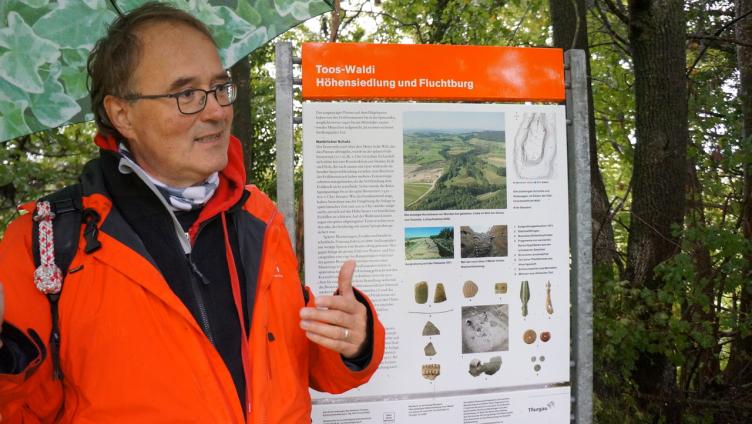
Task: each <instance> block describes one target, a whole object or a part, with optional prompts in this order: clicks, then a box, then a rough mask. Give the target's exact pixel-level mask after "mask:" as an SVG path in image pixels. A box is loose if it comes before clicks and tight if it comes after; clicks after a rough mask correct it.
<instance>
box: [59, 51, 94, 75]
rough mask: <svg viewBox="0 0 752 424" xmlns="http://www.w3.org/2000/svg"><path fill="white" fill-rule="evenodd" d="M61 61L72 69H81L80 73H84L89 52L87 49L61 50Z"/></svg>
mask: <svg viewBox="0 0 752 424" xmlns="http://www.w3.org/2000/svg"><path fill="white" fill-rule="evenodd" d="M61 51H62V53H63V61H64V62H65V63H66V64H67V65H68V66H72V67H74V68H81V72H84V69H85V68H86V60H87V59H88V57H89V50H87V49H62V50H61Z"/></svg>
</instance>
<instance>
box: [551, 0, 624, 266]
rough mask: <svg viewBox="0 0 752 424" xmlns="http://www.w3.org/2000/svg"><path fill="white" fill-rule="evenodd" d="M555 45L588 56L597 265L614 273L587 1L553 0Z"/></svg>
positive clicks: (591, 189) (612, 240)
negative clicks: (588, 29) (591, 58)
mask: <svg viewBox="0 0 752 424" xmlns="http://www.w3.org/2000/svg"><path fill="white" fill-rule="evenodd" d="M548 4H549V9H550V11H551V23H552V24H553V28H554V46H555V47H559V48H562V49H564V50H569V49H581V50H584V51H585V55H586V57H587V59H588V60H587V78H588V126H589V131H590V181H591V187H590V196H591V208H592V220H593V265H594V266H595V267H596V269H600V270H604V271H607V272H608V273H609V274H611V272H610V271H611V270H613V265H614V261H615V260H616V259H617V256H616V243H615V242H614V229H613V227H612V225H611V219H610V218H611V217H610V210H609V201H608V195H607V193H606V186H605V185H604V184H603V176H602V175H601V170H600V167H599V166H598V146H597V143H596V134H595V113H594V106H593V87H592V85H591V83H590V81H591V80H590V49H589V47H588V31H587V16H586V13H585V12H586V7H585V0H573V1H571V2H569V1H561V0H549V3H548Z"/></svg>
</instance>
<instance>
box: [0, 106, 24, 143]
mask: <svg viewBox="0 0 752 424" xmlns="http://www.w3.org/2000/svg"><path fill="white" fill-rule="evenodd" d="M27 106H28V104H27V103H26V102H25V101H16V102H9V101H6V100H0V140H8V139H11V138H15V137H18V136H20V135H23V134H28V133H29V132H31V129H30V128H29V126H28V125H26V121H25V120H24V110H25V109H26V107H27Z"/></svg>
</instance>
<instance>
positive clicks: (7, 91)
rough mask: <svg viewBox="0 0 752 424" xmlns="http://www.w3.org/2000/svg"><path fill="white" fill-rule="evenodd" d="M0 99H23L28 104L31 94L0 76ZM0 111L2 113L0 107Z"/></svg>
mask: <svg viewBox="0 0 752 424" xmlns="http://www.w3.org/2000/svg"><path fill="white" fill-rule="evenodd" d="M0 100H5V101H8V102H16V101H21V100H23V101H24V102H25V103H26V104H27V105H28V104H29V103H31V95H30V94H29V92H28V91H26V90H23V89H22V88H19V87H18V86H15V85H13V84H11V83H9V82H7V81H6V80H4V79H2V78H0ZM0 113H3V110H2V109H0Z"/></svg>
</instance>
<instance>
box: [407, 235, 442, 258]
mask: <svg viewBox="0 0 752 424" xmlns="http://www.w3.org/2000/svg"><path fill="white" fill-rule="evenodd" d="M405 257H406V258H407V259H408V260H411V259H439V258H441V255H440V254H439V248H438V247H437V246H436V243H434V242H433V240H431V239H430V238H427V237H426V238H420V239H414V240H412V242H411V244H410V245H409V246H408V247H407V248H406V249H405Z"/></svg>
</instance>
